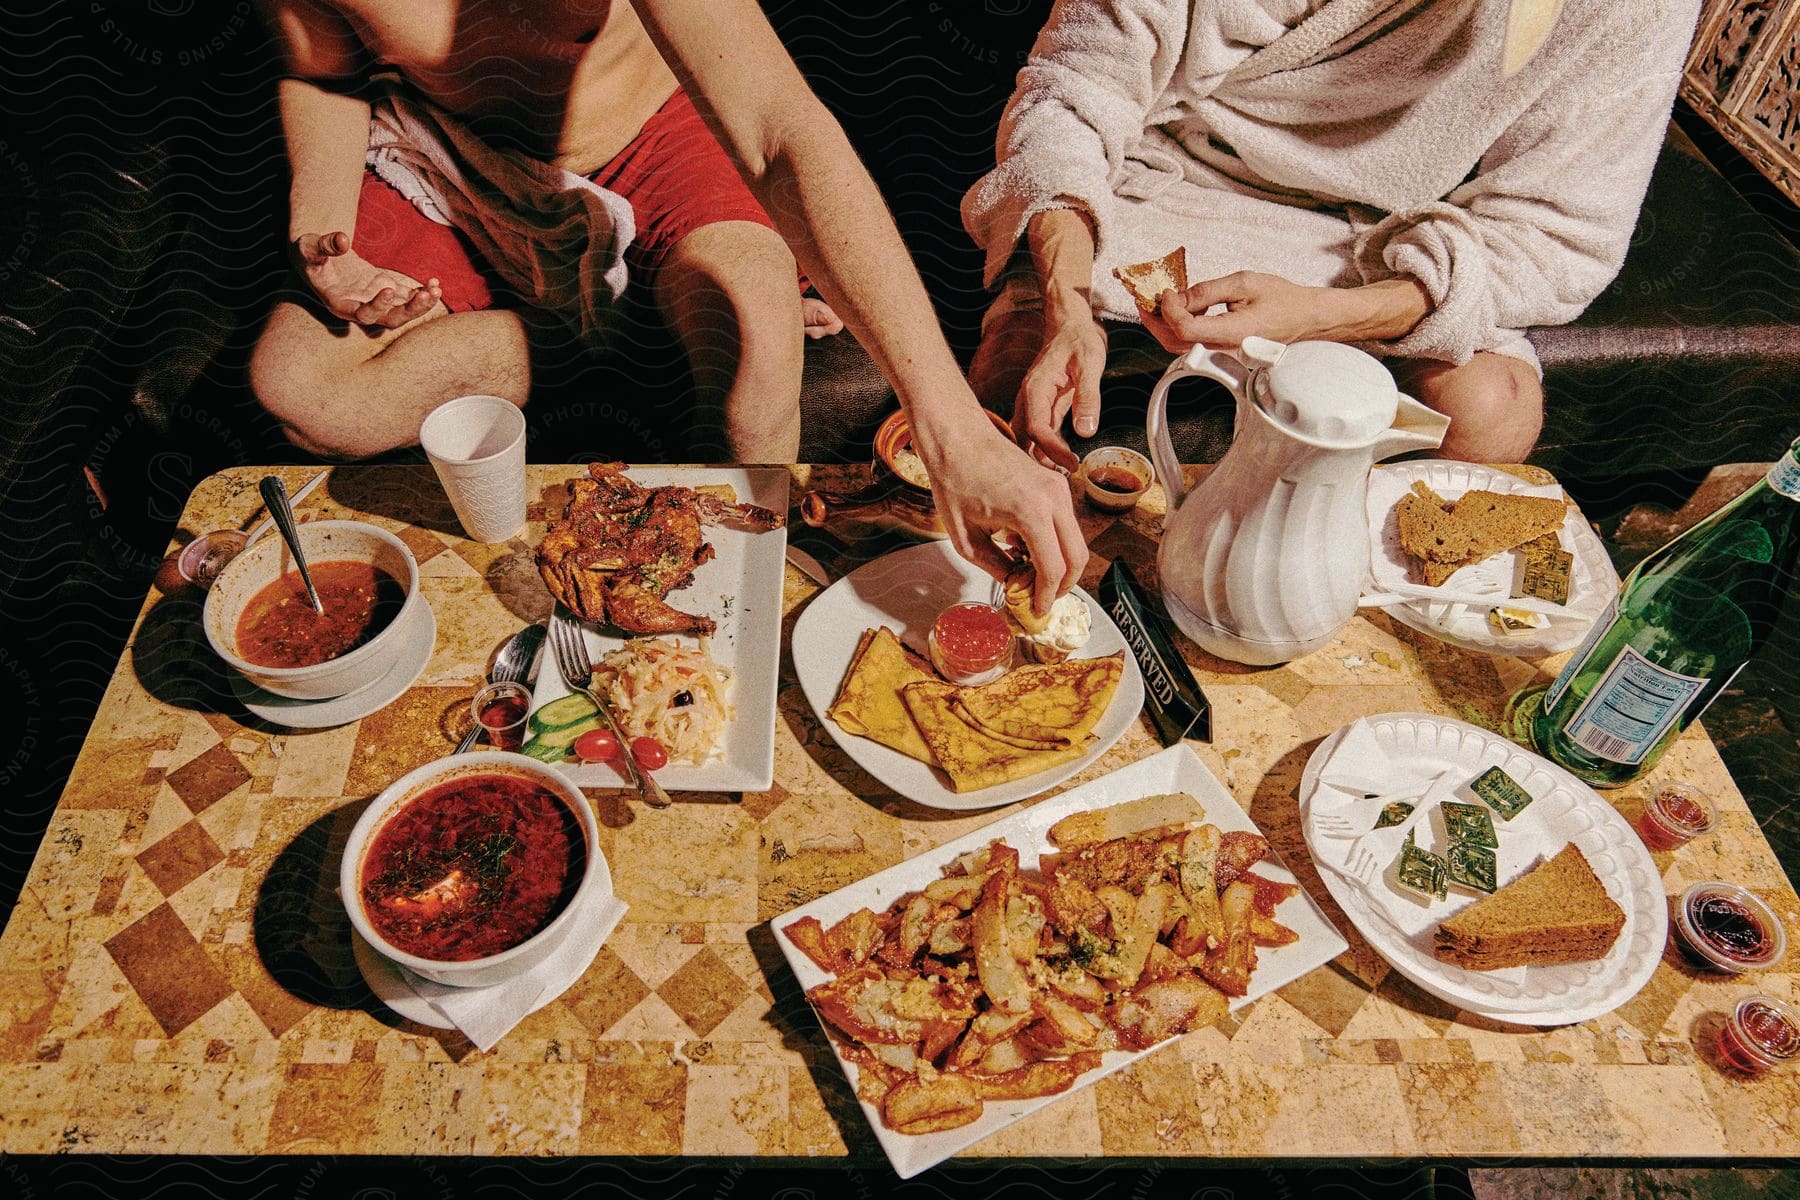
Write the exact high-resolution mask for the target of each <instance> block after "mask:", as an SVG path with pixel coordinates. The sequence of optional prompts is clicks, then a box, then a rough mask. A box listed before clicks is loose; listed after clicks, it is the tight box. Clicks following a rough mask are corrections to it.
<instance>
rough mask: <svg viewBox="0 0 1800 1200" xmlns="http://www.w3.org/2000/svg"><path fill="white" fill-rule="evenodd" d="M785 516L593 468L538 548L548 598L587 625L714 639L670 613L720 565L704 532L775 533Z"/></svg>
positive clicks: (708, 627)
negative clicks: (683, 592)
mask: <svg viewBox="0 0 1800 1200" xmlns="http://www.w3.org/2000/svg"><path fill="white" fill-rule="evenodd" d="M780 524H781V517H780V515H779V514H777V513H774V512H771V511H770V510H769V509H766V508H759V507H757V506H756V505H754V504H735V503H733V502H731V501H730V500H728V499H726V498H724V497H722V496H719V495H716V494H713V493H712V492H710V491H702V490H698V489H695V488H687V487H642V486H640V485H639V484H637V483H634V482H633V481H632V480H631V479H629V478H628V477H627V476H626V474H625V466H624V464H623V463H590V464H589V465H588V478H586V479H576V480H572V481H571V482H570V484H569V505H568V507H567V508H566V509H565V510H564V511H563V517H562V520H560V521H558V522H556V523H555V524H554V525H552V526H550V529H549V531H548V532H547V533H545V534H544V540H543V541H542V542H539V543H538V550H537V564H538V572H539V573H540V574H541V575H543V577H544V583H545V585H546V586H548V587H549V589H550V594H551V595H553V596H555V597H556V598H557V599H558V600H560V601H561V602H562V603H563V604H564V605H565V606H566V607H568V608H569V609H570V610H571V611H573V612H575V613H577V614H578V615H580V616H581V618H582V619H583V620H587V621H594V622H597V623H602V624H610V625H614V626H616V627H618V628H619V629H622V630H624V631H626V632H627V633H690V634H701V635H704V634H710V633H712V632H713V630H714V628H715V626H714V622H713V621H712V619H711V618H709V617H703V616H697V615H695V614H692V613H685V612H682V611H680V610H679V609H676V608H674V607H672V606H671V605H670V604H669V603H668V601H667V599H666V597H667V596H668V595H669V593H671V592H674V591H676V590H678V589H680V588H684V587H686V586H687V585H688V584H690V583H692V582H693V579H694V571H695V569H696V568H698V567H699V566H700V564H702V563H704V562H706V561H707V560H708V559H710V558H711V557H712V556H713V548H712V546H711V544H709V543H708V542H707V541H706V540H705V539H704V538H703V537H702V536H701V534H700V527H701V526H702V525H724V526H727V527H728V528H733V529H745V530H749V531H752V532H762V531H764V530H769V529H775V528H777V527H778V526H780Z"/></svg>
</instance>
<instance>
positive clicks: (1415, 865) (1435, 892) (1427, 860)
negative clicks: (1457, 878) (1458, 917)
mask: <svg viewBox="0 0 1800 1200" xmlns="http://www.w3.org/2000/svg"><path fill="white" fill-rule="evenodd" d="M1394 881H1395V882H1396V883H1398V884H1399V885H1400V886H1401V887H1403V888H1405V889H1407V890H1408V891H1410V892H1417V893H1418V894H1419V895H1421V896H1427V897H1435V898H1437V899H1439V900H1443V899H1445V898H1447V897H1448V896H1449V895H1450V864H1449V863H1448V862H1446V861H1445V860H1444V856H1443V855H1441V854H1433V853H1432V852H1431V851H1429V850H1427V849H1425V848H1424V847H1423V846H1420V845H1417V844H1416V843H1415V842H1414V841H1413V840H1412V835H1411V834H1407V836H1406V840H1405V841H1404V842H1402V843H1401V844H1400V857H1399V858H1398V859H1396V860H1395V862H1394Z"/></svg>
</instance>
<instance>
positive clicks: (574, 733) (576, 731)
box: [525, 712, 600, 754]
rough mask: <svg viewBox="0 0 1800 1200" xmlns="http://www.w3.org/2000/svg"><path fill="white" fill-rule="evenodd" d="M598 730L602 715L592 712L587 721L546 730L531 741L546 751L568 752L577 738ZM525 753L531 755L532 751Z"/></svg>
mask: <svg viewBox="0 0 1800 1200" xmlns="http://www.w3.org/2000/svg"><path fill="white" fill-rule="evenodd" d="M598 728H600V714H599V713H597V712H590V713H589V714H588V719H587V720H585V721H576V722H575V723H573V724H571V725H558V726H557V727H556V728H555V729H546V730H544V732H542V733H540V734H538V735H537V736H536V737H534V738H532V739H531V740H532V741H533V742H536V743H537V744H538V745H540V746H543V747H544V748H545V749H546V750H549V749H556V750H567V749H568V748H569V747H570V746H573V745H574V744H575V739H576V738H578V737H580V736H581V735H582V734H584V733H586V732H587V731H588V730H590V729H598ZM525 753H527V754H529V753H530V751H529V750H528V751H525Z"/></svg>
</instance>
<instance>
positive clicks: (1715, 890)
mask: <svg viewBox="0 0 1800 1200" xmlns="http://www.w3.org/2000/svg"><path fill="white" fill-rule="evenodd" d="M1675 944H1676V945H1677V946H1679V947H1680V948H1681V952H1682V953H1683V954H1685V955H1686V956H1687V958H1688V960H1689V961H1690V962H1692V963H1693V964H1694V965H1695V966H1697V967H1700V968H1702V969H1704V970H1708V971H1727V972H1734V973H1735V972H1738V971H1754V970H1756V969H1758V968H1760V967H1768V966H1773V965H1774V964H1776V963H1778V962H1780V961H1781V957H1782V955H1784V954H1786V953H1787V933H1786V931H1785V930H1783V929H1782V927H1781V919H1780V918H1779V917H1777V916H1776V915H1775V912H1774V910H1772V909H1771V908H1770V907H1769V906H1768V905H1767V904H1765V903H1763V901H1762V899H1761V898H1760V897H1759V896H1757V895H1756V894H1755V893H1754V892H1751V891H1748V890H1747V889H1745V888H1741V887H1739V886H1737V884H1735V883H1724V882H1721V881H1718V880H1712V881H1709V882H1706V883H1696V884H1695V885H1694V886H1693V887H1691V888H1689V889H1688V890H1687V891H1685V892H1683V893H1682V894H1681V901H1680V903H1679V904H1677V905H1676V908H1675Z"/></svg>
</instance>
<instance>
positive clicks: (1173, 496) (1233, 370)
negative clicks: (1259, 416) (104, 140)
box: [1144, 346, 1250, 515]
mask: <svg viewBox="0 0 1800 1200" xmlns="http://www.w3.org/2000/svg"><path fill="white" fill-rule="evenodd" d="M1194 375H1204V376H1205V377H1206V378H1208V379H1216V380H1218V381H1219V382H1220V383H1222V384H1224V385H1225V386H1226V387H1228V388H1230V389H1231V393H1232V395H1234V396H1242V395H1243V393H1244V384H1245V381H1246V380H1248V379H1249V377H1250V372H1249V371H1248V370H1247V369H1246V368H1245V367H1244V364H1243V363H1241V362H1239V361H1238V360H1237V359H1235V358H1233V357H1231V355H1229V354H1223V353H1220V352H1218V351H1215V350H1208V349H1207V348H1206V347H1205V346H1195V347H1194V348H1193V349H1191V350H1189V351H1188V352H1187V353H1186V354H1183V355H1182V356H1181V357H1180V358H1177V359H1176V360H1175V361H1174V362H1172V363H1170V364H1169V369H1168V370H1166V371H1164V372H1163V377H1162V378H1161V379H1159V380H1157V381H1156V387H1155V388H1154V389H1152V391H1151V392H1150V411H1149V415H1148V416H1147V417H1146V418H1145V419H1144V440H1145V441H1147V442H1149V443H1150V461H1151V463H1152V464H1153V465H1154V466H1155V467H1156V478H1157V479H1158V480H1159V481H1160V482H1161V483H1162V486H1163V494H1164V496H1166V497H1167V499H1168V511H1169V513H1170V515H1173V514H1174V512H1175V510H1176V509H1177V508H1179V507H1180V505H1181V499H1182V496H1183V495H1184V494H1185V489H1184V487H1183V486H1182V482H1181V461H1180V460H1179V459H1177V458H1176V457H1175V443H1174V442H1173V441H1171V440H1170V438H1169V405H1168V398H1169V386H1170V385H1171V384H1173V383H1174V382H1175V381H1176V380H1177V379H1187V378H1189V377H1191V376H1194Z"/></svg>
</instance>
